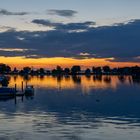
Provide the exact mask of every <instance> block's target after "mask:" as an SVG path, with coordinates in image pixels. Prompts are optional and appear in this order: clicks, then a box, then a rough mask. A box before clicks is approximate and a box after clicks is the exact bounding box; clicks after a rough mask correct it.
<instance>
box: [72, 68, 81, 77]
mask: <svg viewBox="0 0 140 140" xmlns="http://www.w3.org/2000/svg"><path fill="white" fill-rule="evenodd" d="M80 71H81V67H80V66H73V67H72V68H71V74H72V75H76V74H78V73H79V72H80Z"/></svg>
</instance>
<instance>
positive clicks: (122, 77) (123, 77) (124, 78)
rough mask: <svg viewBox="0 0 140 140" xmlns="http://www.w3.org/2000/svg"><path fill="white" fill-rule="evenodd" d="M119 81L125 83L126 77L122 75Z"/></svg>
mask: <svg viewBox="0 0 140 140" xmlns="http://www.w3.org/2000/svg"><path fill="white" fill-rule="evenodd" d="M118 79H119V80H120V82H122V83H124V82H125V81H126V76H124V75H120V76H118Z"/></svg>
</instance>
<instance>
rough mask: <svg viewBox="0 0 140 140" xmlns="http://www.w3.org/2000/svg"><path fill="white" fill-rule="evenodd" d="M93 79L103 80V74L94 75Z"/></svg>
mask: <svg viewBox="0 0 140 140" xmlns="http://www.w3.org/2000/svg"><path fill="white" fill-rule="evenodd" d="M93 81H100V82H101V81H102V75H94V76H93Z"/></svg>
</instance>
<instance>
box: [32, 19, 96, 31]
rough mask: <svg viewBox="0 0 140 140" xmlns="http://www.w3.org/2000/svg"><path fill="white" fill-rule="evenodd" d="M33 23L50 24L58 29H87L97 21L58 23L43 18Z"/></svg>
mask: <svg viewBox="0 0 140 140" xmlns="http://www.w3.org/2000/svg"><path fill="white" fill-rule="evenodd" d="M32 23H35V24H39V25H43V26H50V27H54V28H55V29H56V30H66V31H69V30H87V29H89V28H91V26H93V25H95V24H96V23H95V22H83V23H67V24H64V23H56V22H51V21H50V20H42V19H35V20H33V21H32ZM92 28H93V27H92Z"/></svg>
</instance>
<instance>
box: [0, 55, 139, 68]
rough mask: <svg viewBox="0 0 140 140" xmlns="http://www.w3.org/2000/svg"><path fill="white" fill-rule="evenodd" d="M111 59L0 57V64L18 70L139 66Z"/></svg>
mask: <svg viewBox="0 0 140 140" xmlns="http://www.w3.org/2000/svg"><path fill="white" fill-rule="evenodd" d="M109 60H113V58H98V59H97V58H91V59H88V58H86V59H74V58H64V57H54V58H39V59H35V58H25V57H0V63H5V64H7V65H10V66H11V67H12V68H14V67H17V68H19V69H21V68H23V67H25V66H29V67H34V68H40V67H43V68H49V69H52V68H55V67H56V66H57V65H60V66H61V67H63V68H64V67H71V66H72V65H80V66H81V67H82V68H83V69H84V68H87V67H89V68H90V67H93V66H104V65H109V66H110V67H124V66H136V65H138V66H140V64H139V63H133V62H111V61H109Z"/></svg>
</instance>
